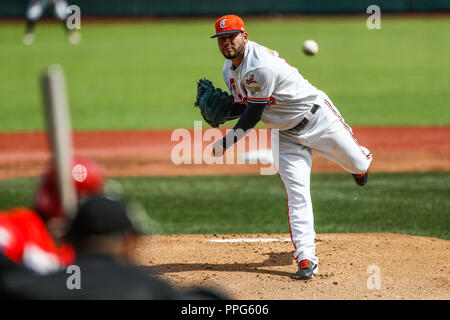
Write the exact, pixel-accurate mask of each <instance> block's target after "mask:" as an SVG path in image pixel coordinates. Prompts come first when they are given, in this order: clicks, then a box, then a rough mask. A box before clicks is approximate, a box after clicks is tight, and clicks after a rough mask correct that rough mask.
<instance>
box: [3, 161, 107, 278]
mask: <svg viewBox="0 0 450 320" xmlns="http://www.w3.org/2000/svg"><path fill="white" fill-rule="evenodd" d="M72 168H73V170H72V173H73V174H72V178H73V181H74V184H75V189H76V192H77V197H78V200H79V201H81V200H82V199H84V198H86V197H88V196H91V195H94V194H99V193H101V192H102V191H103V185H104V178H103V173H102V171H101V168H100V167H99V166H98V165H97V164H96V163H94V162H92V161H90V160H87V159H81V158H76V159H75V160H74V163H73V167H72ZM77 169H82V171H81V174H80V173H77V171H76V170H77ZM66 224H67V218H66V217H65V215H64V212H63V210H62V206H61V201H60V197H59V195H58V187H57V179H56V170H55V167H54V166H50V167H49V168H48V169H47V171H46V173H45V174H44V175H43V176H42V178H41V181H40V184H39V186H38V189H37V191H36V193H35V196H34V200H33V208H32V209H29V208H25V207H17V208H13V209H11V210H9V211H0V274H2V273H4V272H6V271H8V270H11V269H14V268H15V267H16V266H23V267H25V268H26V269H28V270H30V271H32V272H34V273H36V274H40V275H43V274H48V273H52V272H56V271H58V270H59V269H61V268H63V267H66V266H67V265H69V264H71V263H72V262H73V260H74V258H75V256H74V250H73V249H72V247H71V246H70V245H68V244H64V243H60V239H61V238H62V237H63V236H64V233H65V230H64V227H65V226H66ZM0 286H1V279H0Z"/></svg>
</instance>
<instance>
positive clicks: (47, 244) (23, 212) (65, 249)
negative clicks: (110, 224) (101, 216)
mask: <svg viewBox="0 0 450 320" xmlns="http://www.w3.org/2000/svg"><path fill="white" fill-rule="evenodd" d="M0 254H3V255H5V256H6V257H8V258H9V259H10V260H12V261H14V262H15V263H17V264H22V265H24V266H25V267H27V268H29V269H31V270H33V271H34V272H36V273H39V274H47V273H51V272H54V271H57V270H59V269H61V268H63V267H66V266H68V265H70V264H71V263H72V262H73V261H74V259H75V251H74V250H73V248H72V247H71V246H70V245H62V246H59V247H58V246H57V245H56V243H55V241H54V240H53V238H52V237H51V236H50V234H49V233H48V231H47V228H46V226H45V223H44V221H43V220H42V219H41V217H40V216H39V215H38V214H37V213H36V212H34V211H32V210H30V209H27V208H20V207H19V208H14V209H12V210H10V211H0Z"/></svg>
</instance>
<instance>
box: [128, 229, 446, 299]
mask: <svg viewBox="0 0 450 320" xmlns="http://www.w3.org/2000/svg"><path fill="white" fill-rule="evenodd" d="M268 238H269V239H279V240H281V241H277V242H211V241H210V240H217V239H260V240H261V239H268ZM286 239H289V234H259V235H255V234H252V235H242V234H239V235H230V234H228V235H169V236H148V237H143V238H142V240H141V243H140V244H139V245H138V246H137V248H136V251H135V253H136V261H137V262H138V264H139V265H142V266H143V268H144V269H146V270H151V271H154V272H157V273H158V274H159V275H160V276H161V277H162V278H165V279H168V280H169V281H171V282H173V283H174V284H176V285H179V286H182V287H189V286H205V287H214V288H219V289H220V290H221V291H223V292H225V293H226V294H228V295H229V296H230V297H231V298H232V299H249V300H254V299H256V300H259V299H264V300H296V299H327V300H328V299H332V300H335V299H337V300H341V299H358V300H359V299H362V300H365V299H371V300H372V299H383V300H384V299H408V300H410V299H414V300H416V299H419V300H420V299H427V300H429V299H432V300H433V299H445V300H447V299H450V241H447V240H441V239H436V238H426V237H413V236H408V235H398V234H319V235H317V239H316V243H317V255H318V256H319V259H320V260H319V273H318V274H317V275H316V276H315V277H314V278H313V279H312V280H308V281H303V280H295V279H292V278H291V276H292V275H293V274H294V273H295V271H297V267H296V266H295V261H294V260H293V258H292V255H293V246H292V243H291V242H290V241H286Z"/></svg>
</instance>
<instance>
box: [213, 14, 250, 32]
mask: <svg viewBox="0 0 450 320" xmlns="http://www.w3.org/2000/svg"><path fill="white" fill-rule="evenodd" d="M235 32H245V26H244V21H242V19H241V18H239V17H238V16H236V15H234V14H230V15H227V16H223V17H220V18H219V19H217V21H216V34H215V35H213V36H211V38H215V37H217V36H220V35H222V34H227V33H235Z"/></svg>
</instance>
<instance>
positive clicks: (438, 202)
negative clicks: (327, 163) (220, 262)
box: [0, 172, 450, 240]
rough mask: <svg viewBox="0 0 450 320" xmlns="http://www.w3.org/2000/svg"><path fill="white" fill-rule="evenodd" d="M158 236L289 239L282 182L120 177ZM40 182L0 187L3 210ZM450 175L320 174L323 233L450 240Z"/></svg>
mask: <svg viewBox="0 0 450 320" xmlns="http://www.w3.org/2000/svg"><path fill="white" fill-rule="evenodd" d="M115 180H117V181H119V182H120V183H121V184H122V186H123V189H124V194H125V196H126V198H127V199H128V200H133V201H137V202H139V203H141V204H142V205H143V206H144V207H145V208H146V210H147V212H148V213H149V216H150V217H151V219H152V222H151V223H150V227H151V228H152V229H153V233H157V234H186V233H193V234H211V233H217V234H223V233H237V234H239V233H289V226H288V221H287V211H286V197H285V192H284V188H283V185H282V183H281V181H280V179H279V178H278V176H224V177H173V178H118V179H115ZM35 184H36V179H34V178H29V179H14V180H3V181H0V191H1V192H0V197H1V198H0V209H6V208H10V207H13V206H16V205H26V204H29V201H30V200H29V199H31V196H32V193H33V189H34V187H35ZM449 188H450V172H433V173H431V172H430V173H398V174H387V173H386V174H377V173H374V174H371V176H370V182H369V184H368V185H367V186H365V187H364V188H361V187H358V186H356V185H355V183H354V181H353V179H352V178H351V177H350V176H349V175H348V174H313V175H312V178H311V193H312V199H313V205H314V210H315V213H314V215H315V225H316V232H318V233H348V232H350V233H353V232H356V233H359V232H364V233H366V232H367V233H374V232H375V233H402V234H410V235H420V236H431V237H438V238H442V239H447V240H450V230H449V226H450V215H449V212H450V199H449V198H448V190H449Z"/></svg>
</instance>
